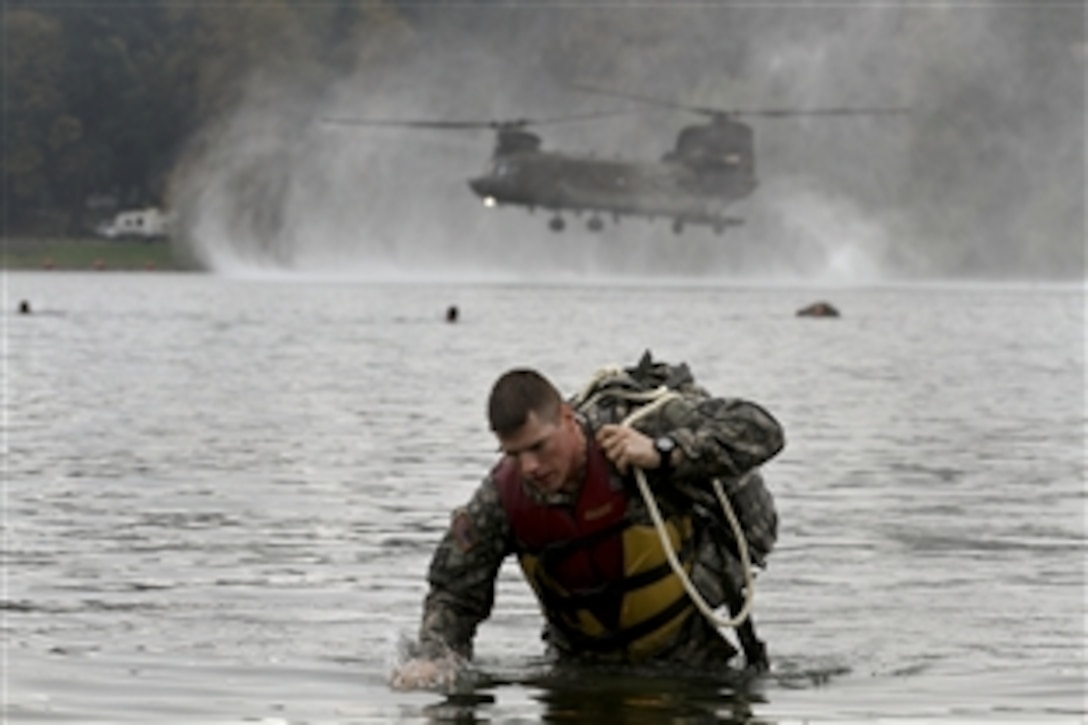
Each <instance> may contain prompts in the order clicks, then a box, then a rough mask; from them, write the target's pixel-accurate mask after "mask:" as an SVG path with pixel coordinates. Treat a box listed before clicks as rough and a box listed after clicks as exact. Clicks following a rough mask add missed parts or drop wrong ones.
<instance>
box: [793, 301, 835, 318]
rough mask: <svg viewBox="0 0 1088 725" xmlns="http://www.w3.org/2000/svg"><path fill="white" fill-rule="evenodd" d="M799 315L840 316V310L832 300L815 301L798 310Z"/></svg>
mask: <svg viewBox="0 0 1088 725" xmlns="http://www.w3.org/2000/svg"><path fill="white" fill-rule="evenodd" d="M797 316H798V317H838V316H839V311H838V310H837V309H835V306H834V305H833V304H831V303H830V302H813V303H812V304H811V305H809V306H808V307H802V308H801V309H799V310H797Z"/></svg>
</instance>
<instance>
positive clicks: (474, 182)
mask: <svg viewBox="0 0 1088 725" xmlns="http://www.w3.org/2000/svg"><path fill="white" fill-rule="evenodd" d="M468 185H469V187H470V188H471V189H472V191H473V192H474V193H475V194H476V196H478V197H480V198H481V199H483V200H484V204H485V205H486V206H495V196H496V192H497V190H496V188H495V187H496V184H495V181H494V180H493V179H490V178H488V177H480V178H478V179H470V180H469V182H468Z"/></svg>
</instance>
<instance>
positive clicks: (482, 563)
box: [419, 479, 512, 658]
mask: <svg viewBox="0 0 1088 725" xmlns="http://www.w3.org/2000/svg"><path fill="white" fill-rule="evenodd" d="M511 549H512V546H511V534H510V526H509V523H508V522H507V519H506V514H505V512H504V511H503V509H502V505H501V503H500V501H499V498H498V492H497V491H496V489H495V486H494V483H493V482H492V481H491V480H490V479H485V480H484V482H483V483H482V484H481V485H480V487H479V488H478V489H477V490H476V493H475V494H474V495H473V497H472V500H471V501H470V502H469V504H468V505H467V506H465V507H463V508H460V509H457V510H456V511H455V512H454V513H453V516H452V517H451V519H450V526H449V529H448V530H447V531H446V534H445V536H443V538H442V541H441V543H439V545H438V548H437V549H436V550H435V553H434V556H433V558H432V559H431V566H430V571H429V573H428V575H427V579H428V581H429V583H430V591H429V592H428V594H427V598H426V600H425V601H424V605H423V622H422V625H421V626H420V634H419V641H420V646H421V649H422V653H421V654H422V655H423V656H424V657H438V656H441V655H442V654H444V653H445V652H447V651H448V650H452V651H454V652H456V653H457V654H459V655H461V656H462V657H465V658H471V657H472V640H473V638H474V637H475V635H476V628H477V626H478V625H479V624H480V622H482V621H483V620H484V619H486V618H487V617H488V615H490V614H491V607H492V605H493V603H494V601H495V578H496V576H497V575H498V571H499V567H500V566H501V565H502V561H503V558H504V557H505V556H506V555H507V554H508V553H509V552H510V551H511Z"/></svg>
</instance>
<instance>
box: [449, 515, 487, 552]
mask: <svg viewBox="0 0 1088 725" xmlns="http://www.w3.org/2000/svg"><path fill="white" fill-rule="evenodd" d="M450 534H451V535H452V536H453V541H454V543H455V544H457V548H458V549H460V550H461V551H462V552H466V551H469V550H470V549H471V548H472V547H474V546H476V544H478V543H479V542H480V535H479V534H478V533H476V524H474V523H472V517H471V516H469V513H468V511H466V510H465V509H457V510H456V511H454V512H453V520H452V521H451V522H450Z"/></svg>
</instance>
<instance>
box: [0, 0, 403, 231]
mask: <svg viewBox="0 0 1088 725" xmlns="http://www.w3.org/2000/svg"><path fill="white" fill-rule="evenodd" d="M415 12H418V11H417V10H413V6H412V5H411V4H406V5H404V6H403V7H398V5H397V3H382V2H375V1H374V0H325V1H324V2H321V3H314V2H312V1H309V2H308V1H307V0H262V1H261V2H236V3H229V2H215V3H207V2H202V1H201V0H114V1H112V2H110V3H109V4H102V3H100V2H79V1H78V0H69V1H68V2H65V3H63V4H62V3H50V2H43V0H6V2H5V5H4V9H3V16H2V25H3V27H2V32H3V45H4V48H3V52H4V64H3V71H2V72H3V76H2V82H3V86H2V87H3V93H4V97H3V130H4V133H3V148H2V154H3V157H2V168H3V190H2V191H3V193H2V204H3V207H2V213H3V223H4V230H5V233H6V234H25V233H37V234H79V233H83V232H85V231H86V229H87V228H88V227H89V223H90V221H91V217H93V216H94V215H95V213H96V212H95V209H96V207H97V208H98V209H100V210H106V209H112V208H116V207H119V208H132V207H138V206H143V205H150V204H161V203H162V202H163V201H164V199H163V197H164V195H165V192H166V185H167V182H168V178H169V174H170V171H171V169H172V168H173V166H174V165H175V163H176V162H177V160H178V159H179V156H180V155H181V154H182V153H183V152H184V148H185V144H186V143H187V141H188V140H189V139H191V137H192V136H193V134H194V133H195V132H196V131H197V130H198V129H199V127H200V126H201V125H202V124H204V123H206V122H207V121H209V120H210V119H213V118H214V117H215V116H216V115H217V114H222V113H226V112H228V111H229V109H230V107H231V104H232V103H233V102H234V101H235V100H236V99H237V97H238V95H239V93H240V92H241V84H242V83H244V81H245V79H246V77H247V73H248V72H249V71H250V70H253V69H256V68H262V69H270V70H271V71H272V72H276V71H277V70H288V69H290V68H291V67H292V66H293V65H296V64H300V63H301V61H303V60H304V61H305V63H304V65H305V68H306V72H308V73H311V74H315V73H316V74H318V75H320V74H328V75H329V76H332V75H333V74H336V73H340V72H343V71H344V70H345V69H346V67H348V66H349V65H351V64H353V63H355V62H357V59H358V56H359V44H360V43H361V42H365V40H366V38H373V37H376V36H378V35H380V34H381V33H383V32H386V31H387V30H389V28H391V27H393V26H397V25H400V26H403V25H410V24H411V23H412V22H413V13H415ZM312 80H314V81H320V80H321V79H320V78H315V79H312ZM99 213H101V212H99Z"/></svg>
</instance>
